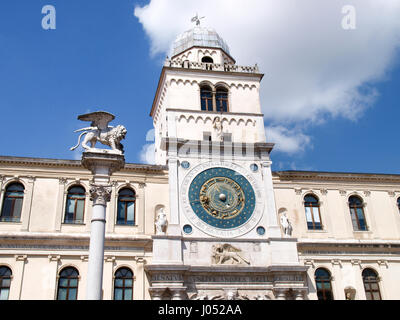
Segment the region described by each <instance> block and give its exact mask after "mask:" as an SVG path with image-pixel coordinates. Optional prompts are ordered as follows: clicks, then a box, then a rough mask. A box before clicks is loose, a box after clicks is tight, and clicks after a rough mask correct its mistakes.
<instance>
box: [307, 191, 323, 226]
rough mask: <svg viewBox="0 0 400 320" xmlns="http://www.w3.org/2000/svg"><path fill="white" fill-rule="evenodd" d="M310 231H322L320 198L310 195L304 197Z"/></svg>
mask: <svg viewBox="0 0 400 320" xmlns="http://www.w3.org/2000/svg"><path fill="white" fill-rule="evenodd" d="M304 208H305V210H306V219H307V228H308V230H322V222H321V214H320V210H319V201H318V198H317V197H315V196H313V195H311V194H308V195H306V196H305V197H304Z"/></svg>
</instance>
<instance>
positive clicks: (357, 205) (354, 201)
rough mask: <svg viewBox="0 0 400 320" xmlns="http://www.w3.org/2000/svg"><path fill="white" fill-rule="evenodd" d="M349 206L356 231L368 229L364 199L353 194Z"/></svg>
mask: <svg viewBox="0 0 400 320" xmlns="http://www.w3.org/2000/svg"><path fill="white" fill-rule="evenodd" d="M349 208H350V215H351V222H352V223H353V229H354V231H367V229H368V228H367V223H366V221H365V215H364V205H363V201H362V199H360V198H359V197H357V196H351V197H350V198H349Z"/></svg>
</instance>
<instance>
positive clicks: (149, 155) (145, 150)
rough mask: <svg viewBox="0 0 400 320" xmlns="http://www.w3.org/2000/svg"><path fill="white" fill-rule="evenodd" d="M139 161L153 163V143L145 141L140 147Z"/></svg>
mask: <svg viewBox="0 0 400 320" xmlns="http://www.w3.org/2000/svg"><path fill="white" fill-rule="evenodd" d="M139 158H140V161H141V162H143V163H146V164H155V163H156V160H155V144H154V143H147V144H145V145H144V146H143V147H142V150H141V151H140V154H139Z"/></svg>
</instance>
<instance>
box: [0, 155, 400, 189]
mask: <svg viewBox="0 0 400 320" xmlns="http://www.w3.org/2000/svg"><path fill="white" fill-rule="evenodd" d="M1 164H17V165H36V166H47V167H70V168H82V169H84V167H83V166H82V164H81V161H80V160H69V159H54V158H35V157H16V156H0V165H1ZM123 170H127V171H153V172H154V171H157V172H162V171H168V166H163V165H153V164H141V163H126V164H125V167H124V169H123ZM272 174H273V175H274V176H277V177H279V178H281V179H285V180H290V179H292V180H293V179H298V180H360V181H361V180H364V181H367V180H368V181H382V180H384V181H393V182H398V183H400V174H392V173H362V172H329V171H302V170H285V171H273V172H272Z"/></svg>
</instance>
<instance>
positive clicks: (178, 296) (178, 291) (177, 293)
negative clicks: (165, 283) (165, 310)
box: [169, 287, 186, 300]
mask: <svg viewBox="0 0 400 320" xmlns="http://www.w3.org/2000/svg"><path fill="white" fill-rule="evenodd" d="M169 290H170V291H171V293H172V298H171V300H182V298H183V295H184V294H185V292H186V287H179V288H169Z"/></svg>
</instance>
